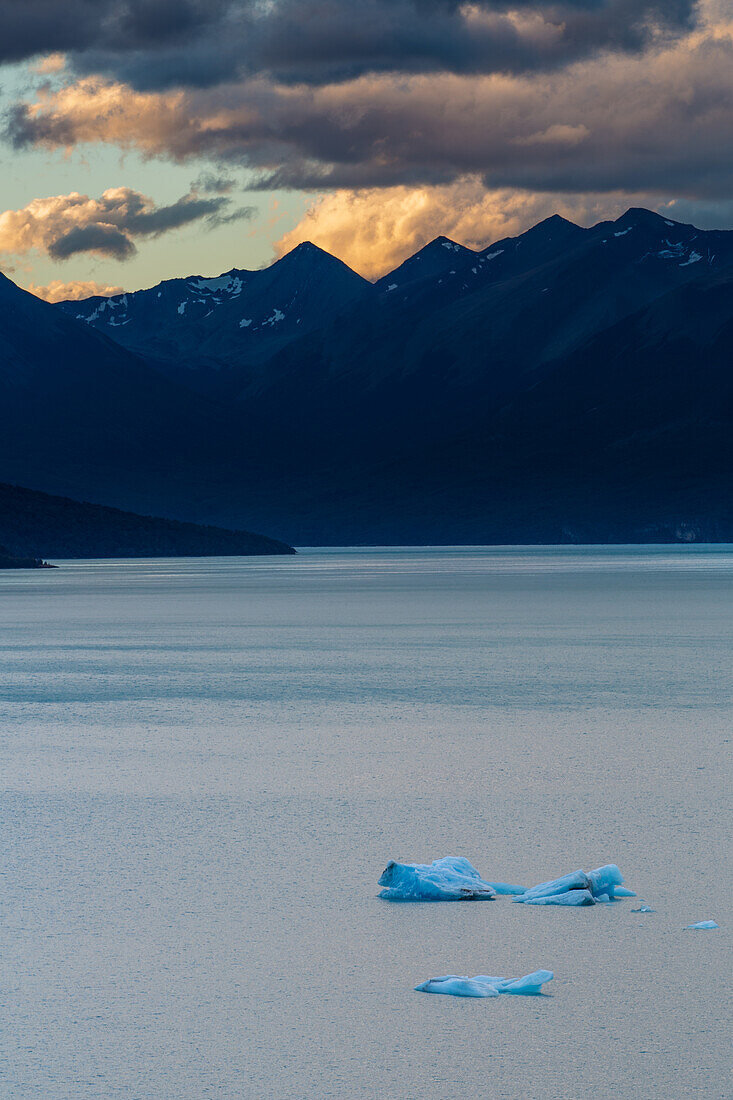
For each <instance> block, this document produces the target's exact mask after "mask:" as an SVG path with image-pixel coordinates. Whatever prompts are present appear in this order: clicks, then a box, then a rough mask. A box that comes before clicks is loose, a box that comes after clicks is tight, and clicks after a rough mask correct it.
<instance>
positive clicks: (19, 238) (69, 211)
mask: <svg viewBox="0 0 733 1100" xmlns="http://www.w3.org/2000/svg"><path fill="white" fill-rule="evenodd" d="M230 204H231V200H230V199H228V198H225V197H222V196H216V197H201V196H200V195H198V194H197V193H196V192H195V191H192V192H190V193H189V194H187V195H184V196H183V197H182V198H180V199H178V200H177V201H176V202H174V203H171V204H169V205H167V206H156V205H155V204H154V202H153V201H152V199H150V198H148V197H147V196H146V195H143V194H141V193H140V192H139V191H134V190H132V189H131V188H129V187H113V188H110V189H108V190H107V191H105V192H104V193H103V195H102V197H101V198H99V199H93V198H90V197H89V196H88V195H80V194H79V193H78V192H72V193H71V194H70V195H54V196H51V197H50V198H39V199H33V201H32V202H30V203H29V204H28V205H27V206H25V207H23V209H21V210H6V211H5V212H4V213H2V214H0V253H7V254H11V255H20V254H23V253H26V252H29V251H31V250H35V251H38V252H44V253H46V254H47V255H49V256H50V257H51V258H52V259H54V260H66V259H69V257H71V256H74V255H77V254H78V253H81V252H84V253H94V254H96V255H100V256H109V257H112V258H113V259H117V260H126V259H129V257H131V256H132V255H134V254H135V251H136V246H135V238H143V239H145V238H151V237H159V236H161V234H163V233H167V232H169V231H170V230H173V229H179V228H181V227H182V226H185V225H190V224H192V223H193V222H200V221H202V220H203V222H204V224H205V225H206V226H207V227H208V228H213V227H215V226H216V225H219V224H221V223H222V222H223V221H228V220H234V219H236V218H240V217H248V216H249V215H250V214H251V208H250V207H244V208H241V209H239V210H234V211H231V210H230V209H229V208H230Z"/></svg>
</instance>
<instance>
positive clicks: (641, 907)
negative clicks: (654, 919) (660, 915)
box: [631, 901, 656, 913]
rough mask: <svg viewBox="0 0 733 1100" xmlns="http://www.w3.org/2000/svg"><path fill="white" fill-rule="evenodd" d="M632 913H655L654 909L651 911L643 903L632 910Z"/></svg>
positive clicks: (649, 906)
mask: <svg viewBox="0 0 733 1100" xmlns="http://www.w3.org/2000/svg"><path fill="white" fill-rule="evenodd" d="M631 912H632V913H655V912H656V909H652V907H651V905H647V903H646V902H645V901H643V902H642V903H641V905H640V906H639V908H638V909H632V910H631Z"/></svg>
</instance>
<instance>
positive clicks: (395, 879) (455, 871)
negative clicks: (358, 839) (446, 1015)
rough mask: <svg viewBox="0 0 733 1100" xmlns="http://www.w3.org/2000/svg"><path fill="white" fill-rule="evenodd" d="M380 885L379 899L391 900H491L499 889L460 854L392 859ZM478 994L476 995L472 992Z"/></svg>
mask: <svg viewBox="0 0 733 1100" xmlns="http://www.w3.org/2000/svg"><path fill="white" fill-rule="evenodd" d="M379 885H380V886H383V887H384V889H383V890H381V891H380V893H379V896H380V898H387V899H388V900H389V901H490V900H491V899H492V898H495V897H496V894H497V891H496V890H495V889H494V887H493V886H492V884H491V883H490V882H484V880H483V879H482V878H481V876H480V874H479V873H478V871H477V870H476V868H475V867H474V866H473V865H472V864H471V863H469V862H468V860H467V859H463V858H462V857H460V856H446V857H445V858H444V859H436V860H435V861H434V862H433V863H397V862H395V860H393V859H391V860H390V861H389V863H388V864H387V866H386V867H385V869H384V871H383V873H382V877H381V878H380V880H379ZM471 996H475V994H471Z"/></svg>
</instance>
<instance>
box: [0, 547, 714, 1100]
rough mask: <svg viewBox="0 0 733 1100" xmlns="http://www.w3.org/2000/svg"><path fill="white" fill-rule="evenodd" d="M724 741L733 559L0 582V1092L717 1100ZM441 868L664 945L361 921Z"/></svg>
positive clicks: (244, 568) (609, 933) (392, 554)
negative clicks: (523, 980)
mask: <svg viewBox="0 0 733 1100" xmlns="http://www.w3.org/2000/svg"><path fill="white" fill-rule="evenodd" d="M732 719H733V548H730V547H727V548H726V547H719V548H680V549H669V548H650V549H644V548H642V549H639V548H637V549H633V550H629V549H624V548H614V549H608V548H595V549H591V550H588V549H568V548H563V549H559V550H552V549H549V550H548V549H544V550H536V549H532V550H515V549H501V550H493V551H492V550H486V551H483V550H465V549H464V550H460V549H459V550H417V551H395V550H372V551H348V552H344V551H327V552H318V551H310V552H305V553H303V554H302V555H300V556H299V557H298V558H295V559H290V558H283V559H216V560H211V559H209V560H185V561H181V560H178V561H137V562H130V561H120V562H69V563H66V564H64V566H63V568H60V569H58V570H55V571H48V572H38V573H34V572H29V573H25V572H20V573H4V574H0V783H1V785H2V798H1V799H0V814H1V820H0V825H1V827H2V852H1V855H0V1003H1V1005H2V1037H1V1038H0V1094H1V1095H2V1096H3V1097H8V1098H9V1100H21V1098H23V1100H25V1098H28V1100H96V1098H99V1100H108V1098H116V1097H124V1098H125V1100H128V1098H129V1100H133V1098H140V1100H199V1098H201V1100H208V1098H211V1100H230V1098H237V1097H246V1098H250V1097H253V1098H260V1097H262V1098H268V1100H269V1098H277V1100H310V1098H315V1100H321V1098H324V1100H325V1098H339V1100H342V1098H343V1100H352V1098H354V1100H356V1098H359V1100H361V1098H367V1097H369V1098H371V1097H374V1098H377V1097H379V1098H387V1100H417V1098H427V1100H448V1098H453V1097H456V1098H457V1097H461V1098H470V1100H472V1098H474V1097H481V1098H486V1097H488V1098H490V1100H503V1098H508V1100H518V1098H519V1097H527V1098H529V1100H556V1098H570V1100H576V1098H578V1100H579V1098H581V1097H583V1098H585V1097H588V1096H594V1097H599V1098H603V1100H605V1098H609V1100H610V1098H623V1100H626V1098H629V1100H631V1098H636V1097H644V1098H655V1100H656V1098H658V1100H683V1098H688V1097H700V1098H703V1097H704V1098H706V1100H708V1098H716V1100H717V1098H728V1097H730V1096H731V1094H732V1090H731V1080H730V1077H729V1076H728V1067H729V1060H730V1059H729V1051H730V1040H731V1034H730V1030H729V1028H728V1026H727V1023H726V1017H727V1012H726V1005H728V1006H729V1004H730V999H729V998H730V975H731V948H730V944H731V937H730V930H731V927H732V924H731V896H730V859H729V837H730V813H729V809H728V807H729V805H730V797H729V795H730V774H731V773H730V749H731V740H732V739H733V721H732ZM448 854H450V855H465V856H467V857H468V858H469V859H471V860H472V861H473V862H474V863H475V864H476V865H477V867H478V868H479V870H480V871H481V872H482V873H484V874H485V875H486V876H487V877H488V878H496V879H506V880H509V881H512V882H515V881H519V882H526V883H527V884H532V883H534V882H537V881H540V880H542V879H545V878H548V877H554V876H555V875H558V874H561V873H563V872H565V871H568V870H572V869H574V868H576V867H579V866H582V867H586V868H588V867H593V866H597V865H598V864H600V863H605V862H608V861H613V862H617V863H619V864H620V866H621V868H622V871H623V872H624V874H625V876H626V879H627V881H628V883H629V885H631V886H632V888H635V889H637V890H638V892H639V894H640V896H641V897H643V899H644V900H645V901H647V902H648V903H649V904H650V905H652V906H653V907H654V909H655V910H656V912H655V913H653V914H634V913H632V912H631V909H632V907H635V906H636V905H637V904H638V902H625V903H619V904H617V905H614V906H596V907H594V908H592V909H587V910H577V911H572V910H562V909H542V908H528V907H524V906H519V905H514V904H512V902H511V901H510V900H509V899H499V900H497V901H495V902H491V903H474V904H454V905H450V904H447V905H390V904H389V903H385V902H382V901H380V900H378V898H377V897H376V894H377V889H378V888H377V886H376V880H377V878H378V877H379V874H380V873H381V871H382V869H383V867H384V865H385V863H386V862H387V860H388V859H389V858H391V857H393V858H398V859H403V860H407V859H410V860H412V859H419V860H430V859H434V858H436V857H438V856H442V855H448ZM707 918H714V919H716V920H717V921H718V923H719V924H720V925H721V930H720V931H719V932H712V933H704V932H687V931H683V928H684V926H685V925H686V924H689V923H691V922H692V921H697V920H702V919H707ZM538 967H546V968H548V969H551V970H554V972H555V975H556V977H555V981H554V982H552V983H550V985H549V986H547V987H546V988H547V990H548V992H549V993H550V995H549V996H546V997H542V998H529V999H523V998H511V997H501V998H499V999H497V1000H488V1001H472V1000H460V999H455V998H449V997H429V996H425V995H420V994H417V993H414V992H412V987H413V986H414V985H415V984H416V983H417V982H419V981H421V980H423V979H425V978H427V977H429V976H431V975H432V974H436V973H438V974H440V973H446V972H457V973H466V974H474V973H491V974H507V975H511V976H514V975H519V974H522V973H525V972H527V971H529V970H534V969H536V968H538Z"/></svg>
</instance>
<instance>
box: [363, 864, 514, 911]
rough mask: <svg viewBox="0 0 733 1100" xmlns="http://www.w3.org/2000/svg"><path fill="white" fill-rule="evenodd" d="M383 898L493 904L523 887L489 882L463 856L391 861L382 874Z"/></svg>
mask: <svg viewBox="0 0 733 1100" xmlns="http://www.w3.org/2000/svg"><path fill="white" fill-rule="evenodd" d="M379 885H380V886H383V887H384V889H383V890H381V891H380V894H379V896H380V898H388V899H389V900H390V901H490V900H491V898H494V897H496V895H497V894H498V893H521V892H522V890H523V887H521V886H509V885H508V884H507V883H501V882H500V883H493V882H485V881H484V880H483V879H482V878H481V875H480V874H479V873H478V871H477V870H476V868H475V867H474V866H473V865H472V864H471V863H469V862H468V860H467V859H463V858H462V857H461V856H446V857H445V858H444V859H436V860H434V862H433V863H396V862H395V860H393V859H391V860H390V861H389V863H388V864H387V866H386V867H385V869H384V872H383V873H382V877H381V878H380V880H379Z"/></svg>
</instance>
